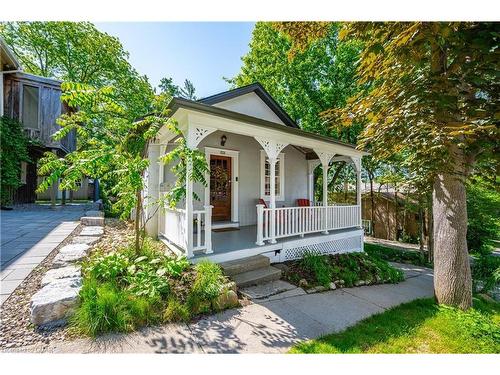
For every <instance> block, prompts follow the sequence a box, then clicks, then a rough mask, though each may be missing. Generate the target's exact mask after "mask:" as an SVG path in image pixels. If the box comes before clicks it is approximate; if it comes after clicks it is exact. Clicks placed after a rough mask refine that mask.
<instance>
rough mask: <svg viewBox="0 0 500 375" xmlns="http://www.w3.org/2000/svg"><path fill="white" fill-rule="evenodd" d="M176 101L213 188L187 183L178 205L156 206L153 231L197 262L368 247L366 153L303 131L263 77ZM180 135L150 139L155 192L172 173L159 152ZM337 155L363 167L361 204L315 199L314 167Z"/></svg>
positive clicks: (276, 258)
mask: <svg viewBox="0 0 500 375" xmlns="http://www.w3.org/2000/svg"><path fill="white" fill-rule="evenodd" d="M170 107H171V110H172V116H173V117H174V118H175V119H176V120H177V122H178V125H179V129H180V130H181V131H182V134H183V136H184V137H185V138H186V141H187V145H188V147H190V148H192V149H194V148H197V149H199V150H202V151H203V152H204V153H205V155H206V158H207V163H208V165H209V167H210V174H209V175H208V176H206V178H207V181H208V186H207V187H203V186H197V184H193V183H192V182H190V181H188V182H187V186H186V191H187V197H186V199H185V202H182V204H181V205H180V207H178V208H177V209H170V208H160V209H158V210H156V211H155V209H154V208H153V207H152V206H151V207H150V208H149V212H148V213H147V215H148V216H150V217H151V219H150V220H149V221H148V223H147V228H146V229H147V232H148V233H149V234H151V235H158V237H159V238H160V239H162V240H163V241H165V242H166V243H167V244H169V245H170V246H171V248H173V249H175V250H176V251H178V252H180V253H183V254H185V255H186V256H187V257H188V258H191V259H192V261H194V262H196V261H198V260H199V259H202V258H209V259H210V260H212V261H214V262H222V261H227V260H233V259H239V258H245V257H248V256H252V255H257V254H263V255H266V256H268V257H269V258H270V259H271V262H280V261H285V260H290V259H294V258H298V257H300V256H301V253H302V252H303V251H304V250H305V249H313V250H316V251H320V252H322V253H339V252H349V251H360V250H362V248H363V230H362V226H361V183H360V174H361V158H362V156H363V155H365V154H366V153H364V152H362V151H359V150H356V149H355V147H354V146H353V145H350V144H345V143H342V142H339V141H336V140H334V139H331V138H328V137H324V136H320V135H317V134H313V133H309V132H305V131H303V130H301V129H300V128H299V127H298V126H297V124H296V123H295V122H294V121H293V120H292V119H291V118H290V117H289V116H288V115H287V114H286V112H285V111H284V110H283V109H282V108H281V107H280V106H279V105H278V104H277V103H276V101H275V100H274V99H273V98H272V97H271V96H270V95H269V94H268V93H267V92H266V91H265V90H264V88H263V87H262V86H261V85H260V84H258V83H256V84H252V85H249V86H245V87H241V88H238V89H235V90H230V91H227V92H223V93H220V94H217V95H213V96H210V97H208V98H204V99H201V100H198V101H191V100H186V99H181V98H174V99H173V100H172V102H171V104H170ZM176 136H177V135H176V134H174V133H172V132H171V131H169V130H168V129H167V128H166V127H165V128H163V129H161V131H160V135H159V137H158V138H157V139H156V140H155V142H153V143H152V144H151V145H150V148H149V150H150V151H149V159H150V160H151V164H150V167H149V170H148V174H147V190H146V192H145V195H146V197H148V199H150V200H155V199H157V198H158V197H159V196H161V195H162V194H165V192H166V191H168V189H169V188H170V187H171V186H172V184H173V183H174V182H175V176H174V175H173V174H172V172H171V171H170V169H171V166H169V165H163V164H162V163H160V162H159V161H158V159H159V157H160V156H161V155H163V154H165V153H166V152H168V151H169V150H171V149H172V148H173V147H174V145H173V143H172V141H173V139H174V138H175V137H176ZM336 161H349V162H351V163H352V164H353V165H354V167H355V169H356V171H357V204H356V205H350V206H346V205H337V204H335V202H327V201H326V200H324V201H323V202H313V171H314V169H315V168H317V167H319V168H322V170H323V174H326V173H327V171H328V168H329V166H330V165H331V164H332V163H334V162H336ZM189 168H190V166H189V165H188V169H189ZM323 181H324V184H323V192H324V193H323V197H327V194H326V191H327V184H326V178H324V179H323ZM193 185H194V186H193ZM193 191H194V192H196V193H197V195H198V196H199V197H200V198H201V201H200V202H198V201H194V200H193V194H192V192H193ZM298 200H300V201H298ZM259 202H260V203H262V202H264V203H265V205H264V204H259ZM298 202H300V203H301V204H300V205H299V204H298Z"/></svg>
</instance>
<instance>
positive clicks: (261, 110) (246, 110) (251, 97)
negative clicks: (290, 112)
mask: <svg viewBox="0 0 500 375" xmlns="http://www.w3.org/2000/svg"><path fill="white" fill-rule="evenodd" d="M214 107H220V108H224V109H227V110H229V111H234V112H238V113H243V114H245V115H248V116H253V117H257V118H261V119H263V120H267V121H272V122H276V123H278V124H282V125H284V124H283V121H281V120H280V118H279V117H278V116H277V115H276V113H274V112H273V111H272V110H271V108H269V107H268V106H267V104H266V103H264V102H263V101H262V99H261V98H259V97H258V96H257V94H255V93H254V92H249V93H248V94H245V95H241V96H238V97H236V98H232V99H229V100H226V101H223V102H220V103H217V104H214Z"/></svg>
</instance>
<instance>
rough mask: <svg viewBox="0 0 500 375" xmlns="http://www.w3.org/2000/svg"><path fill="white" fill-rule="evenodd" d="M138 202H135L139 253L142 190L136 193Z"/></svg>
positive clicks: (136, 239)
mask: <svg viewBox="0 0 500 375" xmlns="http://www.w3.org/2000/svg"><path fill="white" fill-rule="evenodd" d="M135 196H136V200H137V202H136V204H135V253H136V254H139V250H140V246H141V212H142V195H141V191H140V190H138V191H137V192H136V193H135Z"/></svg>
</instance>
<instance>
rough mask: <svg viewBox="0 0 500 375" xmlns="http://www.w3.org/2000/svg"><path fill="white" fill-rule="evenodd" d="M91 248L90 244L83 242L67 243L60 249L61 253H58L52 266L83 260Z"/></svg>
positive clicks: (57, 266) (61, 265)
mask: <svg viewBox="0 0 500 375" xmlns="http://www.w3.org/2000/svg"><path fill="white" fill-rule="evenodd" d="M89 249H90V246H89V245H86V244H83V243H81V244H71V245H66V246H64V247H62V248H61V249H60V250H59V254H57V255H56V257H55V258H54V261H53V262H52V267H53V268H60V267H65V266H67V265H69V264H70V263H73V262H77V261H79V260H82V259H83V258H85V257H86V256H87V252H88V250H89Z"/></svg>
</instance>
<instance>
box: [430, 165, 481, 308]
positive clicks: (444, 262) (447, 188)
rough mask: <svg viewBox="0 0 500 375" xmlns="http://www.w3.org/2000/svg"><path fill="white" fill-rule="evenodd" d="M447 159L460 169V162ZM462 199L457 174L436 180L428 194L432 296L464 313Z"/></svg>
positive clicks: (466, 277)
mask: <svg viewBox="0 0 500 375" xmlns="http://www.w3.org/2000/svg"><path fill="white" fill-rule="evenodd" d="M450 159H451V161H452V162H453V161H455V163H456V164H455V165H460V158H455V160H453V159H454V158H453V157H452V158H450ZM457 159H458V160H457ZM457 169H458V168H457ZM465 198H466V196H465V183H464V178H463V177H461V175H460V173H454V174H452V173H448V172H446V173H441V174H439V175H438V176H437V177H436V180H435V181H434V186H433V194H432V201H433V215H434V220H433V221H434V244H435V247H434V293H435V295H436V299H437V301H438V303H440V304H446V305H451V306H457V307H460V308H461V309H464V310H465V309H468V308H469V307H471V306H472V278H471V270H470V265H469V253H468V251H467V240H466V235H467V204H466V199H465Z"/></svg>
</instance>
